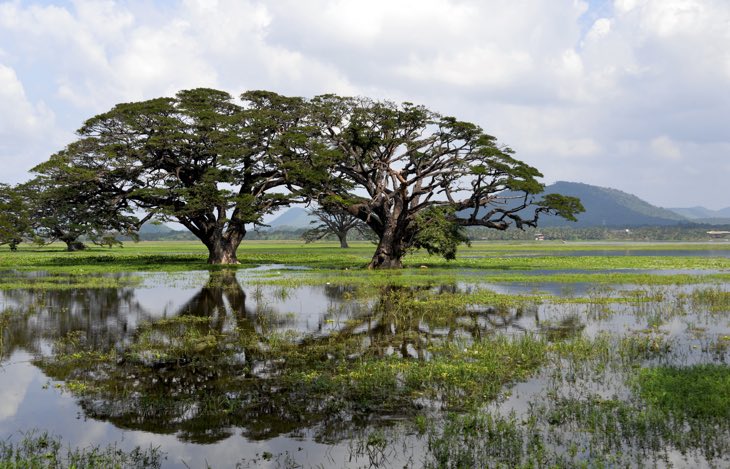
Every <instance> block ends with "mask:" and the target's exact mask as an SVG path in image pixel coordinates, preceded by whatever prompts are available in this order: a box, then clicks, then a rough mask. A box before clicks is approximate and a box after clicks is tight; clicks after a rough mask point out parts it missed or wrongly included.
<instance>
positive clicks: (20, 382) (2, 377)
mask: <svg viewBox="0 0 730 469" xmlns="http://www.w3.org/2000/svg"><path fill="white" fill-rule="evenodd" d="M28 360H30V356H28V355H27V354H25V353H16V354H14V355H13V356H11V357H10V359H9V360H8V361H7V362H6V363H5V364H2V365H1V366H2V367H1V368H0V389H2V390H3V392H2V396H1V397H0V422H2V421H3V420H7V419H10V418H12V417H15V415H16V414H17V413H18V409H19V408H20V406H21V404H22V403H23V401H25V396H26V394H27V393H28V387H29V386H30V383H31V382H33V380H34V378H35V377H36V375H37V374H38V372H37V371H36V370H35V369H34V368H32V367H31V366H30V365H29V364H28V363H27V361H28Z"/></svg>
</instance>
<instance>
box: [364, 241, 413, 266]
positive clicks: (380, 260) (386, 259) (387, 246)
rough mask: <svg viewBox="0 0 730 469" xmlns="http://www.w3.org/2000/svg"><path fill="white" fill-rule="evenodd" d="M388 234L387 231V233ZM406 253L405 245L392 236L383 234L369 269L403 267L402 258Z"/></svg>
mask: <svg viewBox="0 0 730 469" xmlns="http://www.w3.org/2000/svg"><path fill="white" fill-rule="evenodd" d="M386 235H387V233H386ZM405 254H406V250H405V247H404V246H403V244H402V242H401V241H399V240H395V239H393V237H392V236H383V237H382V238H381V239H380V243H378V247H377V249H375V254H373V259H372V260H371V261H370V264H368V269H402V268H403V263H402V262H401V259H402V258H403V256H404V255H405Z"/></svg>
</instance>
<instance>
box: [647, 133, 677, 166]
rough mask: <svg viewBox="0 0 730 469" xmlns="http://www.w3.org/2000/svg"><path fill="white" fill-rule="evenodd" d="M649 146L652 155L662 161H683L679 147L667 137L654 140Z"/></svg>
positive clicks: (663, 136)
mask: <svg viewBox="0 0 730 469" xmlns="http://www.w3.org/2000/svg"><path fill="white" fill-rule="evenodd" d="M649 146H650V148H651V151H652V153H653V154H654V155H655V156H657V157H659V158H660V159H667V160H674V161H677V160H681V159H682V151H681V150H680V149H679V146H678V145H677V144H676V143H674V142H673V141H672V139H671V138H669V137H667V136H666V135H662V136H661V137H657V138H655V139H652V141H651V142H650V145H649Z"/></svg>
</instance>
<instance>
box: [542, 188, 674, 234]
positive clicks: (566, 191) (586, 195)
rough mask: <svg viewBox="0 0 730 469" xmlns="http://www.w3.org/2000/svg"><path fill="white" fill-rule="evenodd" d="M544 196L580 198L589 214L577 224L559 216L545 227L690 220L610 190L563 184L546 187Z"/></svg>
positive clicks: (662, 223) (581, 217)
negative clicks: (555, 194)
mask: <svg viewBox="0 0 730 469" xmlns="http://www.w3.org/2000/svg"><path fill="white" fill-rule="evenodd" d="M545 193H546V194H552V193H557V194H563V195H570V196H574V197H578V198H579V199H580V200H581V202H582V203H583V206H584V207H585V209H586V211H585V212H584V213H581V214H580V215H578V216H577V218H578V222H576V223H571V222H568V221H565V220H563V219H562V218H558V217H545V219H544V220H542V222H543V223H542V225H543V226H562V225H573V226H580V227H585V226H611V227H630V226H649V225H652V226H662V225H676V224H678V223H682V222H687V221H688V220H687V218H685V217H683V216H682V215H679V214H677V213H675V212H672V211H671V210H667V209H664V208H661V207H656V206H654V205H651V204H650V203H648V202H646V201H644V200H641V199H640V198H638V197H636V196H635V195H632V194H628V193H626V192H622V191H620V190H617V189H611V188H608V187H598V186H592V185H589V184H582V183H578V182H564V181H560V182H556V183H555V184H552V185H550V186H547V187H546V188H545Z"/></svg>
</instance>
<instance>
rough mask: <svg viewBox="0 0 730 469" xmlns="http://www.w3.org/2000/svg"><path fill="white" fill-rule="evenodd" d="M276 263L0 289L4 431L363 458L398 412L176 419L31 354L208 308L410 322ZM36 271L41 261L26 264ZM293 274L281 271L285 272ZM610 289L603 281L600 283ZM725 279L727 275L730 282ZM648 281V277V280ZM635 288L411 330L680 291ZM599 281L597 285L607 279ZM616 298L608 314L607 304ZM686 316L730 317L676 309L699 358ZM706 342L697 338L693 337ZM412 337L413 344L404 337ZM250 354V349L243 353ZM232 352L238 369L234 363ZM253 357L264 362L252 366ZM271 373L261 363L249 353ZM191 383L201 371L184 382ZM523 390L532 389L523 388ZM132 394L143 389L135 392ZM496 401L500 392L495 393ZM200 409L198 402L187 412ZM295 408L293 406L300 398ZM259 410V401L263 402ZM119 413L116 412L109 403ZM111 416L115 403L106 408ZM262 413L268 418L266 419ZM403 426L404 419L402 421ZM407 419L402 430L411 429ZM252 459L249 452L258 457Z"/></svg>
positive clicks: (332, 321) (515, 319) (440, 333)
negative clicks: (47, 367) (290, 283)
mask: <svg viewBox="0 0 730 469" xmlns="http://www.w3.org/2000/svg"><path fill="white" fill-rule="evenodd" d="M282 267H283V266H269V267H261V268H258V269H250V270H249V271H246V270H240V271H238V272H237V273H236V274H235V275H228V274H223V275H221V274H209V273H208V272H187V273H182V274H180V273H174V274H167V273H155V274H149V273H144V274H129V275H130V276H136V277H141V282H140V283H139V284H138V285H130V286H126V287H122V288H113V289H112V288H99V289H83V288H76V289H62V290H44V289H36V290H33V289H18V290H12V291H4V292H0V310H6V311H11V312H12V313H13V315H14V316H13V317H14V319H13V320H12V321H11V322H10V323H9V324H8V326H7V329H6V331H5V334H4V343H3V350H2V362H0V392H1V394H2V399H0V435H3V437H5V438H7V437H8V436H9V435H17V434H18V433H17V432H18V431H22V430H29V429H34V428H39V429H44V430H49V431H51V432H53V433H55V434H58V435H60V436H62V437H63V441H64V444H69V445H71V446H87V445H91V444H95V445H99V444H101V445H105V444H106V443H110V442H116V443H117V444H118V445H119V447H121V448H126V449H131V448H134V447H136V446H141V447H143V448H144V447H149V446H159V447H160V448H161V449H162V450H163V451H164V452H166V453H167V458H168V459H167V461H166V463H165V467H203V466H205V465H206V464H209V465H211V466H212V467H231V466H233V464H234V463H235V462H236V461H241V460H242V459H245V460H247V461H249V463H250V461H252V460H255V466H256V467H266V466H270V467H276V466H277V465H278V464H280V463H281V460H278V461H277V460H269V461H266V460H263V459H261V458H260V457H259V455H261V454H264V453H265V452H266V453H271V454H274V455H290V456H291V457H292V458H293V459H294V460H296V461H297V462H298V463H301V464H303V465H305V466H306V467H309V466H318V465H321V466H325V467H342V466H345V465H349V466H350V467H359V466H365V467H367V466H368V465H369V463H371V462H372V460H370V459H369V458H368V455H366V454H362V453H361V452H360V453H358V452H357V451H356V450H355V449H354V448H355V447H356V446H357V434H358V432H359V431H362V432H366V431H367V429H368V428H372V426H373V425H375V426H378V427H380V426H383V425H385V426H386V427H394V426H395V427H397V426H398V425H399V419H398V417H397V416H386V417H384V418H382V419H380V421H375V422H365V423H354V424H352V425H344V426H342V432H341V433H340V434H338V431H339V430H337V429H332V428H327V422H328V420H327V418H324V419H319V420H312V421H306V420H304V421H301V422H298V423H292V422H296V421H297V419H298V418H299V417H298V416H297V415H289V416H288V418H289V420H290V421H288V422H287V421H283V420H286V418H284V419H283V420H282V415H281V414H278V415H276V416H275V417H276V418H272V419H270V420H267V419H266V416H265V415H256V416H255V417H256V419H255V422H254V423H251V422H248V423H247V422H245V421H232V420H225V419H224V420H222V421H221V422H222V423H218V424H217V426H215V428H198V427H194V426H193V427H191V425H198V424H199V423H200V422H197V421H196V420H195V415H192V414H194V413H195V409H192V410H191V409H187V410H186V413H185V412H184V413H182V414H174V412H173V413H172V414H170V415H174V419H173V420H174V421H166V422H160V421H155V417H154V416H150V417H149V418H144V416H143V417H140V416H139V415H137V414H135V415H136V416H135V417H134V418H130V417H129V415H127V414H125V410H124V409H117V412H116V413H115V412H114V410H113V409H112V411H110V410H109V409H108V408H106V406H109V405H110V404H109V403H108V402H89V401H84V400H82V399H76V398H74V397H73V396H71V395H70V394H69V393H68V392H67V391H63V390H62V388H61V387H60V386H57V385H60V383H58V382H56V381H55V380H54V379H52V378H50V377H49V376H48V375H47V374H46V372H44V370H43V369H42V367H39V366H37V365H36V364H37V362H36V361H34V359H36V358H37V357H39V356H41V355H44V354H48V353H50V351H51V346H52V344H53V343H54V341H56V340H57V339H59V338H61V337H64V336H65V335H66V334H68V333H69V332H72V331H83V335H84V337H85V340H87V341H88V343H89V345H90V346H91V347H92V348H93V349H95V350H96V349H99V350H111V349H114V348H117V349H119V348H123V347H125V346H126V345H127V344H129V343H131V342H132V341H134V340H135V331H136V330H137V327H138V326H139V325H140V324H143V323H147V322H152V321H156V320H159V319H161V318H171V317H178V316H186V315H189V316H196V317H209V318H213V322H214V323H215V324H216V327H217V328H218V329H219V330H220V331H234V330H235V329H236V328H238V329H241V330H243V329H251V330H256V331H258V332H266V331H279V332H283V331H296V332H298V333H301V334H303V337H305V338H306V337H309V338H312V340H316V339H317V338H323V337H324V338H326V337H327V336H328V335H329V334H331V333H332V332H333V331H341V330H343V329H345V328H351V330H352V333H353V334H360V335H361V337H362V340H363V341H365V342H367V343H372V344H375V343H382V341H380V340H376V337H375V336H376V335H378V334H386V335H387V334H388V333H389V331H392V330H394V328H396V327H408V326H404V325H402V324H382V323H379V321H380V319H378V318H377V317H373V315H372V314H373V309H374V305H376V304H377V303H378V302H379V301H383V300H382V299H379V298H358V297H357V295H356V294H355V293H356V292H355V290H354V288H353V287H348V286H345V285H322V286H302V287H290V288H285V287H279V286H261V285H251V284H249V283H248V281H249V280H250V279H251V278H252V277H255V276H256V275H257V273H261V272H267V271H271V270H274V271H276V270H277V269H280V268H282ZM32 275H35V276H42V275H44V274H42V273H35V274H32ZM282 275H285V274H282ZM429 288H430V289H431V290H432V293H433V294H439V293H440V292H456V291H458V292H465V293H468V292H469V291H473V290H474V289H477V288H488V289H491V290H493V291H496V292H498V293H508V294H515V293H530V292H535V291H546V292H548V293H550V294H552V295H555V296H562V297H571V296H582V295H590V294H591V289H592V288H596V287H595V286H592V285H588V284H585V285H583V284H571V285H569V286H566V285H565V284H555V283H542V284H541V283H539V282H538V283H533V284H529V285H525V284H520V283H515V284H510V283H500V284H489V283H482V282H479V281H475V282H474V283H473V284H455V285H434V286H431V287H429ZM600 288H602V289H604V290H605V289H606V287H600ZM721 288H724V289H726V290H727V289H728V285H723V286H721ZM642 289H643V290H642ZM629 290H634V291H636V290H642V292H641V293H643V294H645V295H646V296H651V297H661V298H663V300H662V301H661V302H645V301H642V302H639V301H637V302H635V303H631V302H629V303H622V304H611V305H590V304H588V305H587V304H561V305H557V304H537V303H536V304H534V305H529V306H524V307H519V308H517V307H512V308H510V307H506V308H505V307H500V308H498V307H493V306H492V305H473V306H471V307H470V308H468V309H467V310H466V311H465V314H464V315H463V317H461V318H457V320H456V321H454V323H453V324H452V325H450V326H449V327H447V328H444V327H443V326H440V327H434V326H431V325H430V324H428V323H420V324H417V325H414V326H412V327H413V331H412V332H413V333H414V334H416V335H419V334H421V335H428V336H429V337H434V336H436V337H452V336H458V337H461V338H466V339H469V338H470V337H477V336H482V335H485V334H490V333H494V332H495V331H496V332H498V333H505V334H523V333H526V332H537V333H542V334H545V335H546V336H547V337H548V338H549V339H551V340H552V339H553V338H555V339H558V338H563V337H569V336H572V335H576V334H586V335H588V336H591V337H593V336H596V335H598V334H600V333H602V332H605V331H612V332H626V331H632V330H635V331H639V330H643V329H647V328H650V327H652V323H653V321H654V318H655V317H656V313H657V312H658V310H659V309H660V308H664V307H666V304H669V303H667V302H665V300H669V302H670V303H671V298H673V295H677V294H678V292H681V289H678V288H676V287H636V286H631V287H617V288H616V290H615V293H612V294H615V295H622V294H625V292H626V291H629ZM599 293H600V292H599ZM606 309H610V314H607V313H606ZM688 324H691V325H692V327H693V328H695V329H697V328H701V329H702V330H703V331H704V333H705V336H707V335H710V336H711V335H722V334H730V323H729V322H728V321H724V322H723V321H718V320H717V318H716V317H714V316H713V315H708V314H703V313H702V312H701V311H698V312H696V314H694V313H693V314H691V315H690V316H689V317H683V318H681V319H679V318H677V319H673V320H670V321H667V322H665V323H664V324H663V325H662V328H663V333H664V334H666V335H667V336H668V337H669V338H671V339H673V340H675V339H676V340H677V341H680V342H681V341H684V342H685V343H686V344H689V345H688V346H687V347H684V348H683V350H685V353H683V355H682V357H681V360H682V361H683V363H694V362H700V361H702V360H703V359H704V357H703V353H704V352H703V350H702V349H701V348H700V347H696V348H693V346H692V345H691V344H693V343H694V342H693V341H699V340H700V339H697V338H696V337H693V336H692V335H691V334H690V333H689V332H688V330H689V329H688ZM698 343H700V342H698ZM409 347H410V348H409ZM409 347H403V348H402V349H398V348H397V347H386V348H385V349H384V350H383V351H382V352H383V353H387V354H400V355H403V356H410V357H411V358H416V359H428V356H427V355H425V356H424V355H423V354H422V353H421V352H420V351H419V350H416V349H414V348H413V347H412V346H409ZM241 360H242V361H245V360H246V357H241ZM235 365H236V364H235V363H234V364H232V365H231V369H232V370H235V369H236V367H235ZM257 367H258V368H257ZM252 369H253V372H252V373H253V375H254V376H258V375H256V373H257V371H256V370H259V371H258V373H260V377H262V378H265V375H266V369H267V364H265V363H259V364H253V366H252ZM190 385H191V386H193V387H194V386H195V385H196V384H195V383H192V384H190ZM540 386H541V385H540V378H535V380H530V381H529V382H527V383H523V384H520V385H518V386H517V387H516V388H515V389H516V392H515V393H514V394H513V395H512V397H510V398H509V399H507V400H504V401H501V403H500V404H498V405H502V406H504V408H505V409H509V410H512V411H514V410H518V411H519V410H520V409H522V410H524V409H525V408H526V407H527V406H528V401H529V399H528V398H527V397H529V396H531V395H533V394H534V392H533V391H532V390H531V389H532V388H536V389H538V388H540ZM526 396H527V397H526ZM136 402H138V401H136ZM495 405H496V404H495ZM191 412H192V414H191ZM294 412H295V411H294ZM264 413H265V412H264ZM109 415H116V417H108V416H109ZM104 416H107V417H104ZM262 426H263V427H262ZM404 431H405V430H404ZM406 433H408V431H406ZM402 438H403V444H404V448H408V449H407V450H406V451H403V452H401V453H399V454H393V455H391V456H390V459H389V460H388V465H392V466H399V467H403V466H404V465H406V466H409V465H411V466H415V467H418V466H419V465H420V464H419V463H420V462H421V458H422V453H423V451H424V448H425V445H426V442H425V441H423V439H422V438H419V437H417V436H416V435H415V434H406V435H405V436H403V437H402ZM252 467H253V466H252Z"/></svg>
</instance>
